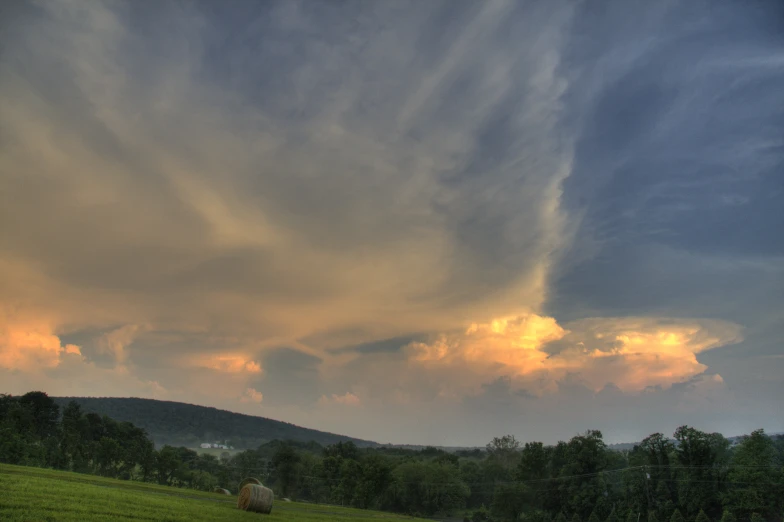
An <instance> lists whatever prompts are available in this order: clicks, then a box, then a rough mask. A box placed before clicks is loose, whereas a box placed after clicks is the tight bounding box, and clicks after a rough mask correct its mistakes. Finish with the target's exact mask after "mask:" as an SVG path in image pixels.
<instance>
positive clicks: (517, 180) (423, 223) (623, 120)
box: [0, 0, 784, 446]
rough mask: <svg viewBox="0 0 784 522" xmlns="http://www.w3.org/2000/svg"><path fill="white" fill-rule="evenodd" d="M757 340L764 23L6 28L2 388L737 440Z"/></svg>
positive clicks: (626, 9)
mask: <svg viewBox="0 0 784 522" xmlns="http://www.w3.org/2000/svg"><path fill="white" fill-rule="evenodd" d="M782 339H784V4H782V3H780V2H776V1H772V0H771V1H763V0H757V1H750V2H735V1H721V0H720V1H715V0H712V1H709V0H680V1H678V0H662V1H659V2H650V1H648V0H607V1H593V0H582V1H573V0H551V1H539V0H516V1H512V0H510V1H502V0H488V1H486V2H473V1H468V0H444V1H437V0H425V1H423V0H415V1H414V0H412V1H405V0H399V1H395V2H382V1H375V2H371V1H364V0H362V1H360V0H356V1H353V0H342V1H310V0H307V1H306V0H283V1H279V2H273V1H270V2H256V1H239V0H230V1H227V2H213V1H207V0H204V1H192V2H179V1H173V0H167V1H165V2H156V3H154V5H153V4H150V3H147V2H130V1H127V2H120V1H108V0H107V1H97V2H88V1H75V0H62V1H58V2H48V1H37V2H21V1H10V2H2V3H0V392H4V393H13V394H20V393H25V392H27V391H30V390H43V391H46V392H47V393H49V394H50V395H57V396H63V395H69V396H74V395H75V396H115V397H126V396H133V397H147V398H156V399H163V400H174V401H183V402H188V403H194V404H201V405H208V406H215V407H219V408H224V409H228V410H231V411H236V412H242V413H248V414H253V415H260V416H264V417H270V418H274V419H280V420H284V421H287V422H293V423H295V424H299V425H304V426H307V427H311V428H316V429H320V430H325V431H331V432H335V433H341V434H347V435H351V436H354V437H359V438H364V439H370V440H374V441H378V442H382V443H386V442H391V443H399V444H403V443H408V444H433V445H452V446H473V445H484V444H485V443H487V442H489V441H490V440H491V439H492V438H493V437H495V436H502V435H504V434H514V435H515V436H516V437H517V439H518V440H521V441H523V442H526V441H534V440H538V441H544V442H546V443H554V442H556V441H557V440H562V439H568V438H569V437H571V436H573V435H575V434H577V433H580V432H583V431H584V430H587V429H599V430H601V431H602V432H603V433H604V436H605V440H606V441H608V442H627V441H637V440H641V439H642V438H643V437H645V436H647V435H649V434H651V433H654V432H663V433H665V434H667V435H671V434H672V432H673V431H674V430H675V428H676V427H678V426H680V425H682V424H688V425H691V426H694V427H696V428H698V429H702V430H705V431H720V432H722V433H724V434H726V435H738V434H743V433H748V432H750V431H751V430H753V429H757V428H765V429H766V430H767V431H769V432H776V431H784V407H783V406H782V404H783V403H784V401H782V400H781V399H782V397H784V344H783V343H782Z"/></svg>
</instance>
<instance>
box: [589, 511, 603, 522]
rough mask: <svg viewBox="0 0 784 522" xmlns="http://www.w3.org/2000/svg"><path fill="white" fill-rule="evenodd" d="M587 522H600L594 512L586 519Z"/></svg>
mask: <svg viewBox="0 0 784 522" xmlns="http://www.w3.org/2000/svg"><path fill="white" fill-rule="evenodd" d="M588 522H600V521H599V516H598V515H597V514H596V510H593V512H592V513H591V515H590V516H589V517H588Z"/></svg>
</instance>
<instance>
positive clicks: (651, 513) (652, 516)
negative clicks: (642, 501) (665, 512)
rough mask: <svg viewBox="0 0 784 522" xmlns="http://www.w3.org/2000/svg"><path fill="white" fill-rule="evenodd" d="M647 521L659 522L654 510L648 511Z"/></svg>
mask: <svg viewBox="0 0 784 522" xmlns="http://www.w3.org/2000/svg"><path fill="white" fill-rule="evenodd" d="M648 522H659V519H658V518H657V517H656V512H655V511H648Z"/></svg>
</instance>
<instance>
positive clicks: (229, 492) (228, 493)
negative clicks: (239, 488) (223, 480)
mask: <svg viewBox="0 0 784 522" xmlns="http://www.w3.org/2000/svg"><path fill="white" fill-rule="evenodd" d="M212 492H213V493H220V494H221V495H231V491H229V490H228V489H223V488H219V487H217V486H216V487H215V488H213V490H212Z"/></svg>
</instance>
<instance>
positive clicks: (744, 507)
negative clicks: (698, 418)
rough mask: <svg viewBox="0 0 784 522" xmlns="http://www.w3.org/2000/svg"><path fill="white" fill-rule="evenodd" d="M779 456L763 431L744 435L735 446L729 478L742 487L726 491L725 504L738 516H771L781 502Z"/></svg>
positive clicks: (745, 517) (771, 517)
mask: <svg viewBox="0 0 784 522" xmlns="http://www.w3.org/2000/svg"><path fill="white" fill-rule="evenodd" d="M779 459H780V457H779V455H778V452H777V451H776V446H775V444H774V443H773V441H772V440H771V438H770V437H768V436H767V435H765V431H764V430H756V431H753V432H752V433H751V435H748V436H746V437H743V440H742V441H741V443H740V444H739V445H738V446H737V447H736V448H735V452H734V455H733V458H732V467H731V469H730V472H729V474H728V480H729V481H730V482H731V483H739V484H743V486H744V487H743V488H734V489H731V490H730V491H729V492H728V493H727V495H726V496H725V498H724V505H725V507H730V508H732V509H733V510H735V512H736V513H737V514H738V516H739V517H740V518H741V519H748V518H749V517H750V516H751V514H752V513H759V514H760V515H761V516H762V517H763V518H766V519H773V518H774V516H775V514H776V513H777V512H778V511H779V509H781V505H782V504H781V498H782V494H781V488H782V480H781V479H782V473H781V470H780V468H779V466H778V463H779Z"/></svg>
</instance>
